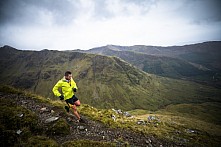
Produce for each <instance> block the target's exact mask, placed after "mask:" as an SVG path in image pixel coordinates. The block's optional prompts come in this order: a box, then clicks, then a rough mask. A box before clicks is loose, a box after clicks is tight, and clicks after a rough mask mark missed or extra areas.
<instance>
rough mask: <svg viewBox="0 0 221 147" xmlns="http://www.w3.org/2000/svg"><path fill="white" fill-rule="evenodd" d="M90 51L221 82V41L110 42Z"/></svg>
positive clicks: (161, 71) (167, 74) (153, 70)
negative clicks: (162, 44) (171, 43)
mask: <svg viewBox="0 0 221 147" xmlns="http://www.w3.org/2000/svg"><path fill="white" fill-rule="evenodd" d="M84 52H85V51H84ZM86 52H89V53H95V54H102V55H108V56H117V57H120V58H122V59H123V60H125V61H127V62H129V63H131V64H133V65H134V66H136V67H138V68H140V69H141V70H143V71H145V72H147V73H153V74H157V75H160V76H165V77H172V78H180V79H183V78H185V79H188V80H192V81H196V82H199V83H204V84H209V85H213V86H218V87H220V86H221V80H220V79H221V66H220V63H221V58H220V57H221V42H220V41H217V42H215V41H214V42H205V43H200V44H193V45H185V46H171V47H159V46H143V45H136V46H114V45H108V46H104V47H99V48H93V49H91V50H89V51H86Z"/></svg>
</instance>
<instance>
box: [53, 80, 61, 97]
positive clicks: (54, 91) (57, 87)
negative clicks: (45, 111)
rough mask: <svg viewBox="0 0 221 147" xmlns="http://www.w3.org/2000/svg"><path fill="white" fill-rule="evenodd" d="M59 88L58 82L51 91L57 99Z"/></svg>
mask: <svg viewBox="0 0 221 147" xmlns="http://www.w3.org/2000/svg"><path fill="white" fill-rule="evenodd" d="M60 87H61V82H60V81H58V82H57V83H56V84H55V85H54V87H53V89H52V91H53V93H54V95H55V96H57V97H59V96H61V93H60V92H59V90H58V89H59V88H60Z"/></svg>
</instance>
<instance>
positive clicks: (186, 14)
mask: <svg viewBox="0 0 221 147" xmlns="http://www.w3.org/2000/svg"><path fill="white" fill-rule="evenodd" d="M177 14H178V15H180V16H181V17H183V18H189V19H190V20H191V22H192V23H195V24H204V23H213V22H220V21H221V1H220V0H192V1H191V2H190V1H189V0H186V1H185V3H183V5H182V6H181V7H180V8H178V9H177Z"/></svg>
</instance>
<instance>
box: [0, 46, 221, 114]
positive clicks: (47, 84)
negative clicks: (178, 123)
mask: <svg viewBox="0 0 221 147" xmlns="http://www.w3.org/2000/svg"><path fill="white" fill-rule="evenodd" d="M0 52H1V58H0V65H1V66H0V70H1V74H0V80H1V81H2V84H9V85H13V86H16V87H20V88H23V89H28V90H31V91H33V92H35V93H37V94H40V95H43V96H46V97H50V98H53V94H52V92H51V89H52V87H53V86H54V85H55V83H56V82H57V80H59V79H61V78H62V77H63V74H64V72H65V71H66V70H71V71H72V72H73V77H74V79H75V81H76V82H77V84H78V87H79V91H78V92H77V96H78V97H79V99H80V100H81V101H82V102H83V103H87V104H90V105H92V106H96V107H98V108H117V109H119V108H120V109H124V110H132V109H148V110H158V109H159V108H164V107H166V106H167V105H170V104H182V103H203V102H218V103H219V102H220V101H221V99H220V95H221V91H220V90H219V89H216V88H212V87H209V86H203V85H200V84H196V83H193V82H188V81H183V80H173V79H169V78H163V77H158V76H154V75H151V74H147V73H145V72H142V71H140V70H138V69H137V68H135V67H134V66H132V65H131V64H128V63H127V62H125V61H123V60H121V59H120V58H117V57H107V56H102V55H95V54H86V53H79V52H60V51H50V50H42V51H20V50H16V49H13V48H11V47H8V46H4V47H2V48H0Z"/></svg>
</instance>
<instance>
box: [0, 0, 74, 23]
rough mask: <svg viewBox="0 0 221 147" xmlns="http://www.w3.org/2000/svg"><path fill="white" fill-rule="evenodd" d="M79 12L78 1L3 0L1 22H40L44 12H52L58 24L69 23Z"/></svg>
mask: <svg viewBox="0 0 221 147" xmlns="http://www.w3.org/2000/svg"><path fill="white" fill-rule="evenodd" d="M77 12H78V1H75V3H71V2H70V1H68V0H62V2H61V1H60V0H1V1H0V20H1V23H0V24H1V25H2V24H6V25H7V24H34V23H37V24H38V23H39V21H41V20H39V19H41V17H40V15H42V13H50V14H51V15H52V17H53V20H54V21H55V22H54V23H56V24H67V23H69V22H70V21H72V20H73V19H74V18H75V17H76V15H77ZM42 23H43V22H42Z"/></svg>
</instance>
